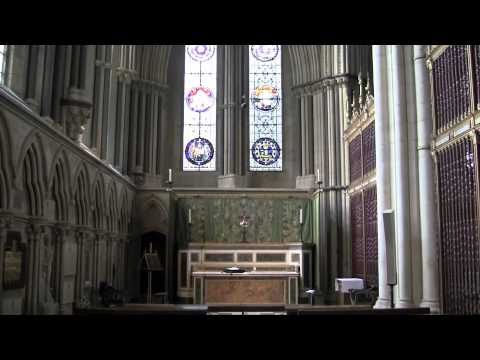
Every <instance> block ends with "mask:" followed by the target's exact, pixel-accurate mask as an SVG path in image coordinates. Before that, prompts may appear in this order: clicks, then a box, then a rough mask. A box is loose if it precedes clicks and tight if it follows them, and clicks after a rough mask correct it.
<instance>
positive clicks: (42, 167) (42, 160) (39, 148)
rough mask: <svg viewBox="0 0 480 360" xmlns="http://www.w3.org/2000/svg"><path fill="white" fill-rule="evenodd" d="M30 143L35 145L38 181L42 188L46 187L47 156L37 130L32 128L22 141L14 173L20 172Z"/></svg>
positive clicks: (30, 145)
mask: <svg viewBox="0 0 480 360" xmlns="http://www.w3.org/2000/svg"><path fill="white" fill-rule="evenodd" d="M32 145H35V151H36V153H37V155H38V166H39V167H38V170H39V173H40V175H41V178H40V179H39V183H40V184H41V187H42V189H46V188H47V176H48V167H47V157H46V154H45V146H44V144H43V140H42V136H41V135H40V133H39V132H38V131H36V130H32V131H31V132H30V133H29V134H28V135H27V137H26V138H25V140H24V141H23V144H22V146H21V148H20V152H19V154H18V159H17V162H16V164H15V173H16V174H22V172H23V165H24V164H23V163H24V159H25V156H26V154H27V151H28V150H29V149H30V148H31V147H32ZM19 181H20V179H19ZM18 185H19V184H18Z"/></svg>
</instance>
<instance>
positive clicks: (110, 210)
mask: <svg viewBox="0 0 480 360" xmlns="http://www.w3.org/2000/svg"><path fill="white" fill-rule="evenodd" d="M107 196H108V202H107V204H108V205H107V211H106V222H107V224H106V225H107V230H108V231H110V232H116V231H119V227H118V207H117V187H116V184H115V182H111V183H110V185H109V187H108V191H107Z"/></svg>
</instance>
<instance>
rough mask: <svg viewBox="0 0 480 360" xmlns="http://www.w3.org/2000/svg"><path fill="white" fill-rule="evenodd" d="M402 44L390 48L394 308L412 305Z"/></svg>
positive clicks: (406, 130) (406, 128) (406, 132)
mask: <svg viewBox="0 0 480 360" xmlns="http://www.w3.org/2000/svg"><path fill="white" fill-rule="evenodd" d="M404 61H405V60H404V52H403V47H402V46H401V45H395V46H393V47H392V72H393V78H392V85H393V89H392V90H393V92H392V95H393V115H394V128H395V131H394V143H395V162H394V166H395V187H396V191H395V228H396V229H395V230H396V240H397V242H398V243H397V249H398V291H399V294H398V295H399V302H398V304H397V307H411V306H413V289H412V252H411V241H410V239H411V234H410V199H409V197H410V190H409V189H410V188H409V158H408V127H407V125H408V123H407V120H408V119H407V112H406V111H407V106H406V93H405V64H404Z"/></svg>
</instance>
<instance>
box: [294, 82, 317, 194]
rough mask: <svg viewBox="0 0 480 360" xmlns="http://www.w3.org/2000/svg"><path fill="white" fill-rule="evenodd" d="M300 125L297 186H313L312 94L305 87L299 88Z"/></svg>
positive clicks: (314, 176)
mask: <svg viewBox="0 0 480 360" xmlns="http://www.w3.org/2000/svg"><path fill="white" fill-rule="evenodd" d="M299 105H300V127H301V132H300V134H301V137H300V144H301V152H302V162H301V169H300V176H297V179H296V187H297V188H310V189H311V188H313V187H315V184H316V182H315V181H316V175H315V171H316V170H315V169H314V125H313V95H312V93H311V90H310V89H309V88H308V87H306V88H303V89H301V90H300V94H299Z"/></svg>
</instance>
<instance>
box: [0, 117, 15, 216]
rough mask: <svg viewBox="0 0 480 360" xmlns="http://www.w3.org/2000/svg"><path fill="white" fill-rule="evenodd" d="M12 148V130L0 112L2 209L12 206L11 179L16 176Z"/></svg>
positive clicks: (0, 207) (0, 206)
mask: <svg viewBox="0 0 480 360" xmlns="http://www.w3.org/2000/svg"><path fill="white" fill-rule="evenodd" d="M10 149H12V147H11V142H10V132H9V129H8V126H7V123H6V120H5V118H4V117H3V114H2V113H1V112H0V209H7V208H9V207H10V194H11V188H12V183H11V181H12V179H13V178H14V174H13V164H12V156H11V153H10Z"/></svg>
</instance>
